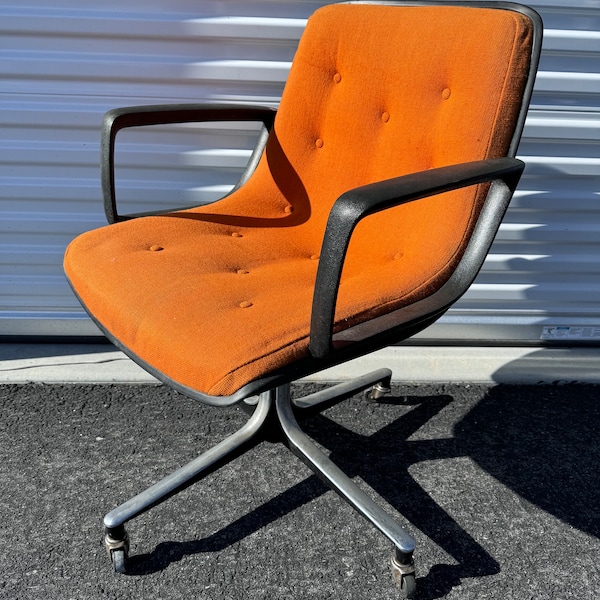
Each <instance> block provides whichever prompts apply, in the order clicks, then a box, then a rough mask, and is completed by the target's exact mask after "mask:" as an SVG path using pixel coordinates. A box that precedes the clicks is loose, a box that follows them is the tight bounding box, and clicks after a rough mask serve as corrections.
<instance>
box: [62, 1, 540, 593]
mask: <svg viewBox="0 0 600 600" xmlns="http://www.w3.org/2000/svg"><path fill="white" fill-rule="evenodd" d="M541 35H542V26H541V21H540V19H539V16H538V15H537V13H535V12H534V11H532V10H530V9H528V8H526V7H522V6H518V5H514V4H509V3H493V2H485V3H473V2H469V3H463V4H462V5H461V4H460V3H458V4H456V5H455V4H452V3H451V2H437V3H436V2H385V3H381V4H377V3H374V2H364V3H360V2H357V3H342V4H335V5H331V6H327V7H324V8H322V9H320V10H318V11H316V13H315V14H314V15H313V16H312V17H311V18H310V19H309V22H308V25H307V27H306V31H305V33H304V35H303V37H302V40H301V42H300V45H299V47H298V50H297V53H296V56H295V58H294V61H293V65H292V69H291V72H290V75H289V79H288V81H287V84H286V87H285V90H284V93H283V97H282V99H281V103H280V106H279V108H278V110H277V111H275V110H273V109H270V108H266V107H260V106H241V105H227V106H216V105H208V106H206V105H167V106H145V107H135V108H125V109H116V110H112V111H110V112H109V113H107V115H106V117H105V121H104V126H103V139H102V184H103V190H104V194H105V204H106V212H107V216H108V219H109V221H110V223H111V224H110V225H109V226H107V227H104V228H101V229H98V230H95V231H90V232H87V233H84V234H83V235H81V236H79V237H78V238H77V239H75V240H74V241H73V242H72V243H71V244H70V246H69V248H68V249H67V252H66V255H65V263H64V264H65V272H66V275H67V277H68V280H69V282H70V284H71V286H72V287H73V290H74V291H75V293H76V295H77V297H78V298H79V299H80V301H81V303H82V304H83V306H84V307H85V308H86V310H87V311H88V313H89V314H90V316H91V317H92V319H93V320H94V321H95V322H96V323H97V324H98V325H99V327H100V328H101V329H102V330H103V331H104V332H105V333H106V335H107V336H108V338H109V339H110V340H111V341H113V342H114V343H115V344H116V345H117V346H118V347H119V348H121V349H122V350H123V351H124V352H125V353H126V354H128V355H129V356H130V357H131V358H132V359H133V360H135V361H136V362H138V363H139V364H140V365H141V366H143V367H144V368H146V369H147V370H148V371H149V372H150V373H152V374H153V375H155V376H156V377H157V378H159V379H160V380H162V381H164V382H165V383H167V384H169V385H172V386H173V387H175V388H176V389H177V390H180V391H182V392H183V393H185V394H188V395H190V396H192V397H194V398H197V399H199V400H200V401H203V402H205V403H208V404H210V405H214V406H227V405H232V404H236V403H241V405H242V406H243V407H245V408H246V409H247V410H248V412H250V413H251V416H250V418H249V420H248V422H247V424H246V425H245V426H244V427H243V428H242V430H240V431H238V432H236V433H233V434H232V435H231V436H230V437H229V438H227V439H226V440H224V441H223V442H222V443H221V444H219V445H218V446H216V447H215V448H213V449H212V450H210V451H208V452H206V453H204V454H202V455H201V456H200V457H199V458H198V459H196V460H195V461H193V462H192V463H190V464H189V465H186V466H185V467H183V468H182V469H180V470H179V471H177V472H176V473H174V474H173V475H170V476H168V477H167V478H165V479H164V480H163V481H161V482H159V483H158V484H156V485H154V486H152V487H151V488H149V489H148V490H146V491H145V492H142V493H141V494H139V495H138V496H136V497H135V498H133V499H131V500H129V501H127V502H125V503H124V504H123V505H121V506H120V507H118V508H116V509H115V510H113V511H111V512H110V513H108V514H107V515H106V517H105V519H104V525H105V527H106V536H105V541H106V546H107V549H108V550H109V553H110V555H111V557H112V561H113V565H114V568H115V569H116V570H117V571H125V570H126V568H127V553H128V537H127V533H126V531H125V528H124V524H125V523H126V522H127V521H129V520H130V519H132V518H133V517H135V516H137V515H139V514H140V513H142V512H144V511H146V510H148V509H149V508H151V507H152V506H155V505H156V504H158V503H159V502H162V501H163V500H164V499H166V498H168V497H169V496H171V495H173V494H175V493H177V492H178V491H179V490H181V489H183V488H185V487H187V486H188V485H190V483H192V482H195V481H198V480H199V479H200V478H202V477H203V476H204V475H206V474H207V473H209V472H211V471H213V470H214V469H216V468H218V467H219V466H220V465H222V464H224V463H225V462H228V461H229V460H231V459H232V458H234V457H235V456H238V455H239V454H240V453H241V452H243V451H245V450H246V449H248V448H249V447H251V446H252V445H254V444H256V443H258V442H260V441H262V440H263V439H265V437H269V439H272V438H273V437H277V439H279V440H281V441H282V442H283V443H284V444H285V445H287V446H288V447H289V448H290V449H291V450H292V451H293V452H294V453H295V454H297V455H298V456H299V457H300V458H301V459H302V460H303V461H304V462H306V463H307V464H308V465H309V466H310V467H311V468H312V469H313V470H314V471H315V472H316V473H317V474H319V475H320V476H321V477H322V478H323V479H324V480H325V481H326V482H327V483H328V484H329V485H330V486H331V487H332V488H333V489H334V490H336V491H337V492H338V493H339V494H340V495H341V496H342V497H343V498H344V499H345V500H347V501H348V502H349V503H350V504H351V505H352V506H353V507H354V508H355V509H356V510H357V511H358V512H359V513H361V514H362V515H363V516H365V517H366V518H367V519H369V520H370V521H371V522H372V523H373V525H374V526H375V527H377V528H378V529H379V530H380V531H381V532H382V533H383V534H384V535H386V536H387V537H388V538H389V539H390V540H391V542H392V543H393V544H394V548H395V553H394V556H393V559H392V567H393V573H394V576H395V579H396V580H397V582H398V583H399V585H400V588H401V590H402V593H403V594H404V596H407V597H412V596H413V595H414V589H415V571H414V562H413V550H414V541H413V538H412V537H411V536H410V534H408V533H407V532H406V531H405V529H404V528H403V527H401V526H400V525H398V524H397V523H396V522H395V521H393V520H392V519H391V518H390V517H389V516H388V515H387V513H386V512H384V511H383V510H382V509H381V508H380V507H379V505H378V504H376V503H375V502H374V501H373V500H372V499H371V498H370V497H369V496H368V495H367V494H365V493H364V492H362V491H361V490H360V489H359V488H358V487H357V486H356V485H355V484H354V483H353V482H352V480H351V479H349V478H348V477H347V476H346V475H345V474H344V473H343V472H342V471H341V470H340V469H339V468H338V467H336V466H335V465H334V464H333V463H332V462H331V461H330V460H329V459H328V458H327V457H326V456H325V455H324V454H323V453H322V452H321V451H320V450H318V449H317V447H316V446H315V445H314V443H313V442H312V441H311V440H310V439H309V438H308V437H307V436H306V435H305V434H304V433H303V432H302V430H301V429H300V427H299V425H298V421H299V420H300V418H301V417H302V416H303V415H304V414H308V413H311V412H314V411H315V410H322V409H323V408H324V407H327V406H331V405H332V404H333V403H335V402H337V401H339V400H340V399H343V398H344V397H348V396H349V395H352V394H354V393H357V392H358V391H361V390H365V389H367V388H370V387H371V386H375V387H374V388H373V391H372V392H371V396H372V397H377V396H379V395H381V394H383V393H385V390H386V388H388V387H389V384H390V379H391V371H390V370H388V369H380V370H378V371H377V372H375V373H372V374H368V375H365V376H363V377H360V378H359V379H358V380H356V381H352V382H344V383H342V384H340V385H338V386H334V387H332V388H329V389H327V390H326V391H324V392H320V393H318V394H313V395H311V396H309V397H307V398H303V399H301V400H291V398H290V391H289V390H290V383H291V382H293V381H295V380H297V379H298V378H300V377H304V376H307V375H310V374H312V373H315V372H318V371H321V370H323V369H325V368H328V367H331V366H333V365H336V364H340V363H342V362H344V361H348V360H350V359H354V358H357V357H359V356H362V355H365V354H367V353H369V352H372V351H374V350H376V349H379V348H382V347H384V346H387V345H389V344H390V343H395V342H399V341H401V340H403V339H406V338H408V337H410V336H411V335H413V334H415V333H416V332H418V331H420V330H422V329H423V328H425V327H426V326H428V325H429V324H431V323H432V322H434V321H435V320H436V319H437V318H439V316H440V315H442V314H443V313H444V312H445V311H446V310H447V309H448V307H449V306H451V305H452V304H453V303H454V302H455V301H456V300H457V299H458V298H459V297H460V296H461V295H462V294H463V293H464V292H465V290H466V289H467V288H468V286H469V285H470V283H471V282H472V281H473V279H474V277H475V276H476V274H477V272H478V270H479V269H480V267H481V265H482V263H483V261H484V259H485V256H486V253H487V251H488V249H489V247H490V245H491V243H492V241H493V238H494V235H495V233H496V231H497V229H498V227H499V224H500V222H501V219H502V217H503V214H504V212H505V210H506V208H507V205H508V203H509V201H510V198H511V196H512V193H513V191H514V189H515V187H516V185H517V182H518V180H519V178H520V175H521V172H522V170H523V167H524V165H523V163H522V162H521V161H519V160H517V159H515V158H514V157H515V153H516V149H517V146H518V143H519V139H520V136H521V132H522V129H523V125H524V120H525V115H526V112H527V107H528V104H529V99H530V96H531V92H532V87H533V80H534V77H535V73H536V69H537V62H538V58H539V52H540V45H541ZM210 120H215V121H228V120H244V121H247V120H258V121H261V122H262V123H263V124H264V131H263V135H261V138H260V142H259V146H258V148H257V149H256V150H255V152H254V154H253V157H252V159H251V160H250V163H249V165H248V167H247V169H246V171H245V172H244V174H243V176H242V179H241V181H240V183H239V184H238V185H237V186H236V187H235V189H234V190H233V191H232V192H231V193H230V194H228V195H227V196H226V197H225V198H223V199H221V200H219V201H218V202H216V203H213V204H210V205H203V206H197V207H187V208H182V209H181V210H176V211H170V212H164V213H159V214H153V215H150V214H143V215H121V214H119V212H118V209H117V204H116V199H115V182H114V164H113V163H114V145H115V140H116V136H117V133H118V132H119V131H120V130H121V129H123V128H126V127H135V126H144V125H153V124H162V123H177V122H185V121H210ZM257 468H258V467H257Z"/></svg>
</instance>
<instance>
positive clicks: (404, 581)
mask: <svg viewBox="0 0 600 600" xmlns="http://www.w3.org/2000/svg"><path fill="white" fill-rule="evenodd" d="M400 597H401V598H416V597H417V580H416V578H415V575H414V573H413V574H412V575H403V576H402V578H401V580H400Z"/></svg>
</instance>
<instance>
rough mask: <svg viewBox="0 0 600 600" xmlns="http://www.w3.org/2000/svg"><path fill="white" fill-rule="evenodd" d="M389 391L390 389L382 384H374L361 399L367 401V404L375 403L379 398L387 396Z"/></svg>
mask: <svg viewBox="0 0 600 600" xmlns="http://www.w3.org/2000/svg"><path fill="white" fill-rule="evenodd" d="M391 391H392V390H391V388H389V387H387V386H385V385H383V384H382V383H376V384H375V385H374V386H373V387H372V388H370V389H368V390H365V391H364V392H363V398H364V399H365V400H367V402H377V401H378V400H379V399H380V398H383V397H384V396H387V395H388V394H389V393H390V392H391Z"/></svg>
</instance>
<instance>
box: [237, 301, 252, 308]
mask: <svg viewBox="0 0 600 600" xmlns="http://www.w3.org/2000/svg"><path fill="white" fill-rule="evenodd" d="M251 306H252V302H247V301H246V302H240V308H250V307H251Z"/></svg>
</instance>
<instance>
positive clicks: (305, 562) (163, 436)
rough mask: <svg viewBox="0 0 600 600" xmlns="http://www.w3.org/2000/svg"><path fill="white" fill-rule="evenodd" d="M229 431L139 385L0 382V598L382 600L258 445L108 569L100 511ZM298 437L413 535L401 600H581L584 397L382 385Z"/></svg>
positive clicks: (309, 497) (306, 493)
mask: <svg viewBox="0 0 600 600" xmlns="http://www.w3.org/2000/svg"><path fill="white" fill-rule="evenodd" d="M308 387H310V386H309V385H308V384H305V385H300V386H296V387H295V388H294V391H295V393H297V394H302V393H303V392H305V391H306V389H307V388H308ZM246 418H247V417H246V415H245V413H244V412H243V411H241V410H240V409H236V408H233V409H216V408H210V407H206V406H203V405H201V404H199V403H197V402H195V401H193V400H190V399H188V398H186V397H184V396H181V395H179V394H177V393H175V392H173V391H171V390H169V389H168V388H166V387H164V386H160V385H156V384H152V383H143V384H142V383H139V384H127V385H123V384H89V385H88V384H86V385H84V384H52V385H49V384H42V383H30V384H10V383H9V384H4V385H0V483H1V491H0V539H2V548H3V552H1V553H0V598H10V599H24V600H29V599H32V600H33V599H38V598H39V599H42V598H44V599H48V598H51V599H54V598H58V599H65V600H69V599H88V598H90V599H93V598H103V599H104V598H115V599H117V598H118V599H123V600H125V599H134V598H135V599H136V600H139V599H157V598H158V599H165V600H167V599H175V598H182V599H183V598H185V599H186V600H189V599H190V598H206V599H238V598H248V599H259V598H260V599H279V598H285V599H288V598H290V599H291V598H299V599H308V598H314V599H319V600H323V599H327V598H332V599H334V598H335V599H356V600H359V599H360V600H365V599H372V600H375V599H390V598H397V597H398V594H397V590H396V589H395V588H394V585H393V583H392V580H391V575H390V571H389V566H388V563H389V558H390V555H391V552H392V548H391V547H390V544H389V542H388V541H387V540H386V539H385V538H383V537H382V536H381V534H379V533H378V532H377V531H375V530H374V529H373V528H372V527H371V526H370V525H369V524H368V523H367V522H366V521H364V520H363V519H362V518H361V517H359V516H357V515H356V514H355V513H354V512H353V511H352V509H350V507H349V506H347V505H346V504H345V503H344V502H343V501H341V500H340V499H339V498H338V497H337V495H336V494H335V493H333V492H331V491H329V490H328V489H327V488H326V487H325V486H324V484H322V483H321V482H320V481H319V480H318V479H317V478H316V477H315V476H313V475H312V474H311V472H310V471H309V470H308V469H307V468H306V467H305V466H304V465H303V464H301V463H300V462H299V461H298V460H297V459H296V458H295V457H294V456H292V454H291V453H290V452H289V451H288V450H287V449H286V448H284V447H283V446H281V445H279V444H272V443H263V444H261V445H260V446H258V447H257V448H255V449H254V450H252V451H250V452H249V453H247V454H245V455H243V456H242V457H240V458H238V459H237V460H236V461H235V462H233V463H231V464H230V465H228V466H226V467H224V468H222V469H221V470H219V471H218V472H217V473H215V474H213V475H211V476H209V477H208V478H207V479H206V480H204V481H201V482H199V483H197V484H195V485H194V486H192V487H190V488H188V489H187V490H185V491H184V492H182V493H181V494H179V495H178V496H176V497H174V498H171V499H170V500H168V501H167V502H165V503H164V504H162V505H160V506H158V507H155V508H154V509H153V510H151V511H150V512H148V513H146V514H144V515H142V516H140V517H139V518H137V519H135V520H133V521H132V522H131V523H129V524H128V530H129V533H130V535H131V560H130V564H129V570H128V573H127V574H125V575H117V574H115V573H114V572H113V571H112V568H111V564H110V561H109V559H108V557H107V555H106V552H105V549H104V547H103V544H102V525H101V521H102V517H103V515H104V514H105V513H106V512H107V511H109V510H110V509H112V508H113V507H114V506H116V505H117V504H118V503H120V502H122V501H123V500H125V499H127V498H128V497H130V496H131V495H134V494H135V493H137V492H138V491H140V490H141V489H143V488H145V487H146V486H147V485H149V484H151V483H153V482H154V481H156V480H158V479H160V478H161V477H162V476H163V475H166V474H167V473H169V472H170V471H173V470H174V469H176V468H177V467H179V466H180V465H182V464H184V463H185V462H187V461H188V460H190V459H192V458H194V457H195V456H196V455H197V454H199V453H200V452H201V451H202V450H203V449H206V448H208V447H210V446H211V445H213V444H215V443H217V442H218V441H220V440H221V439H222V438H223V437H225V435H227V434H228V433H230V432H231V431H233V430H235V429H236V428H238V427H239V426H241V424H242V423H243V422H244V421H245V419H246ZM306 428H307V431H308V432H309V433H310V435H311V436H312V437H313V438H314V439H315V440H317V441H318V443H319V444H320V445H322V447H323V448H324V449H326V451H327V452H328V453H329V454H330V455H331V457H332V459H333V460H334V461H336V462H337V463H338V464H339V465H340V466H341V467H342V468H343V469H344V470H345V471H346V472H347V473H348V474H350V475H351V476H352V477H353V478H354V479H355V481H357V482H358V483H359V484H360V485H365V486H368V488H371V489H372V490H374V492H373V493H374V495H375V496H376V497H378V498H380V499H381V502H382V504H383V505H384V506H386V507H387V508H388V509H389V510H390V511H391V512H392V514H394V515H395V516H396V517H397V518H398V519H399V520H400V521H401V522H402V523H405V524H406V525H407V527H408V528H409V530H410V531H411V533H412V534H413V535H414V537H415V538H416V540H417V550H416V552H415V559H416V566H417V582H418V585H419V589H420V592H419V597H420V598H452V599H477V600H481V599H485V598H493V599H498V598H502V599H513V598H514V599H523V600H525V599H528V600H529V599H545V598H548V599H550V598H552V599H563V598H576V599H579V600H586V599H588V598H589V599H592V598H593V599H595V598H598V596H599V592H600V540H599V537H600V487H599V485H598V483H599V475H600V467H599V465H600V436H599V431H600V386H598V385H589V384H571V385H464V384H453V385H436V384H422V385H407V386H394V390H393V394H392V395H391V396H390V397H387V398H385V399H384V400H383V401H382V402H381V403H379V404H370V403H366V402H365V401H364V400H362V399H361V398H359V397H355V398H352V399H350V400H348V401H346V402H344V403H342V404H340V405H338V406H336V407H334V408H332V409H330V410H328V411H327V412H326V413H325V414H324V415H321V416H318V417H315V418H314V419H312V420H311V421H309V422H307V423H306ZM365 489H367V487H365Z"/></svg>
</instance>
